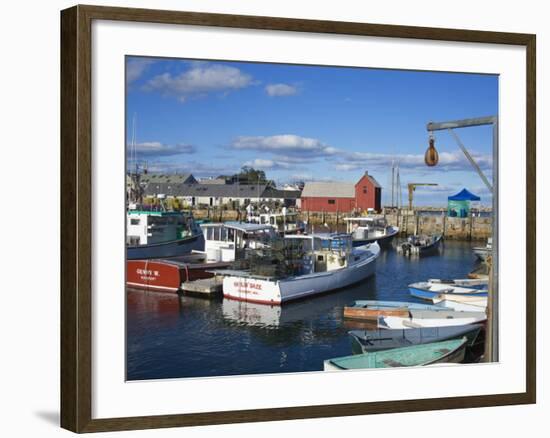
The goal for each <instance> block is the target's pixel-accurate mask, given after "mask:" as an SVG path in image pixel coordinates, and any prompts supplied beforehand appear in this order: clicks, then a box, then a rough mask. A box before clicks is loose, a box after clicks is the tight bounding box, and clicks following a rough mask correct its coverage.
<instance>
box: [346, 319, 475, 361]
mask: <svg viewBox="0 0 550 438" xmlns="http://www.w3.org/2000/svg"><path fill="white" fill-rule="evenodd" d="M481 328H482V325H481V324H471V325H459V326H450V327H428V328H417V329H386V330H382V329H379V330H351V331H350V332H349V333H348V334H349V335H350V338H351V350H352V352H353V354H363V353H370V352H374V351H383V350H391V349H393V348H403V347H410V346H412V345H421V344H430V343H432V342H441V341H448V340H450V339H461V338H462V337H464V336H465V337H466V338H467V339H468V342H467V345H468V346H471V345H473V344H474V343H476V342H477V339H478V336H479V332H480V331H481Z"/></svg>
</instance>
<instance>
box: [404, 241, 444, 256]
mask: <svg viewBox="0 0 550 438" xmlns="http://www.w3.org/2000/svg"><path fill="white" fill-rule="evenodd" d="M442 240H443V236H438V237H437V239H436V240H435V242H433V243H431V244H429V245H425V246H415V245H412V244H411V243H410V242H404V243H402V244H400V245H398V247H397V252H398V253H400V254H403V255H404V256H409V257H410V256H418V257H423V256H430V255H435V254H438V253H439V248H440V246H441V241H442Z"/></svg>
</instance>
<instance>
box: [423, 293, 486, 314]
mask: <svg viewBox="0 0 550 438" xmlns="http://www.w3.org/2000/svg"><path fill="white" fill-rule="evenodd" d="M453 298H455V297H453ZM433 302H434V305H435V306H436V307H439V308H445V309H449V310H456V311H458V312H484V311H485V310H486V309H487V298H480V301H474V302H472V303H461V302H458V301H454V300H445V299H443V298H441V297H440V296H438V298H434V299H433Z"/></svg>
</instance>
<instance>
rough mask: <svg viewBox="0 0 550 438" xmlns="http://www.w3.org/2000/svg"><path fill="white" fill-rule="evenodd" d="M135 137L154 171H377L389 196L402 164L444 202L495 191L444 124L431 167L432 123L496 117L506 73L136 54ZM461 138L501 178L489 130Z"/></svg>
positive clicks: (318, 174) (130, 90)
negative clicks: (395, 165) (427, 161)
mask: <svg viewBox="0 0 550 438" xmlns="http://www.w3.org/2000/svg"><path fill="white" fill-rule="evenodd" d="M126 84H127V87H126V93H127V95H126V102H127V111H126V121H127V125H126V127H127V140H128V144H130V143H131V141H132V126H133V121H132V120H133V118H134V116H135V118H136V123H135V129H136V136H135V143H136V147H135V150H136V152H137V159H138V160H139V161H146V162H147V163H148V167H149V169H150V170H151V171H158V172H162V173H175V172H177V173H183V172H191V173H193V175H195V177H210V176H217V175H220V174H233V173H235V172H237V171H238V170H239V169H240V168H241V167H242V166H243V165H249V166H252V167H255V168H261V169H262V170H264V171H265V172H266V174H267V176H268V178H270V179H273V180H275V181H276V182H277V183H278V184H284V183H286V182H293V181H296V180H305V181H310V180H328V181H330V180H335V181H353V182H355V181H357V180H358V179H359V177H360V176H361V175H362V174H363V173H364V172H365V171H366V170H368V172H369V173H370V174H371V175H373V176H374V177H375V178H376V179H377V180H378V181H379V182H380V184H381V185H382V186H383V203H384V204H387V203H388V202H389V192H390V174H391V163H392V161H397V162H399V165H400V176H401V183H402V186H403V201H404V202H406V199H407V194H406V184H407V183H409V182H433V183H438V184H439V186H437V187H432V188H423V189H421V188H419V189H418V191H417V192H416V194H415V203H416V204H417V205H422V204H423V205H444V204H445V203H446V198H447V196H448V195H450V194H454V193H456V192H458V191H459V190H460V189H462V188H463V187H466V188H468V189H469V190H470V191H472V192H474V193H476V194H478V195H480V196H481V198H482V204H487V205H490V203H491V198H490V195H489V193H488V190H487V189H486V188H485V186H484V185H483V183H482V181H481V179H480V178H479V176H478V175H477V174H476V173H475V172H474V170H473V169H472V167H471V165H470V164H469V163H468V162H467V161H466V159H465V157H464V156H463V154H462V152H460V150H459V148H458V146H457V145H456V143H455V141H454V139H453V138H452V137H451V136H450V134H449V133H447V132H436V133H435V135H436V148H437V150H438V152H439V154H440V164H439V165H438V166H436V167H433V168H428V167H427V166H425V165H424V158H423V157H424V152H425V150H426V148H427V144H428V134H427V131H426V123H427V122H428V121H446V120H455V119H462V118H469V117H477V116H486V115H495V114H497V111H498V77H497V76H491V75H477V74H459V73H443V72H418V71H398V70H381V69H366V68H343V67H322V66H296V65H286V64H260V63H247V62H224V61H193V60H177V59H160V58H136V57H128V58H127V61H126ZM457 133H458V134H459V136H460V138H461V139H462V141H463V143H464V144H465V145H466V147H467V148H468V149H469V150H470V152H471V153H472V155H474V157H475V158H476V160H477V161H478V163H479V164H480V166H481V168H482V169H483V171H484V172H485V174H486V175H487V176H488V177H489V179H490V178H491V166H492V156H491V152H492V137H491V135H492V131H491V128H490V127H477V128H467V129H460V130H458V131H457Z"/></svg>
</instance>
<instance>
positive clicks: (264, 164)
mask: <svg viewBox="0 0 550 438" xmlns="http://www.w3.org/2000/svg"><path fill="white" fill-rule="evenodd" d="M243 166H248V167H253V168H254V169H263V170H277V169H288V168H289V167H291V165H290V164H289V163H286V162H283V161H275V160H266V159H263V158H256V159H254V160H251V161H246V162H245V163H244V164H243Z"/></svg>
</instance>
